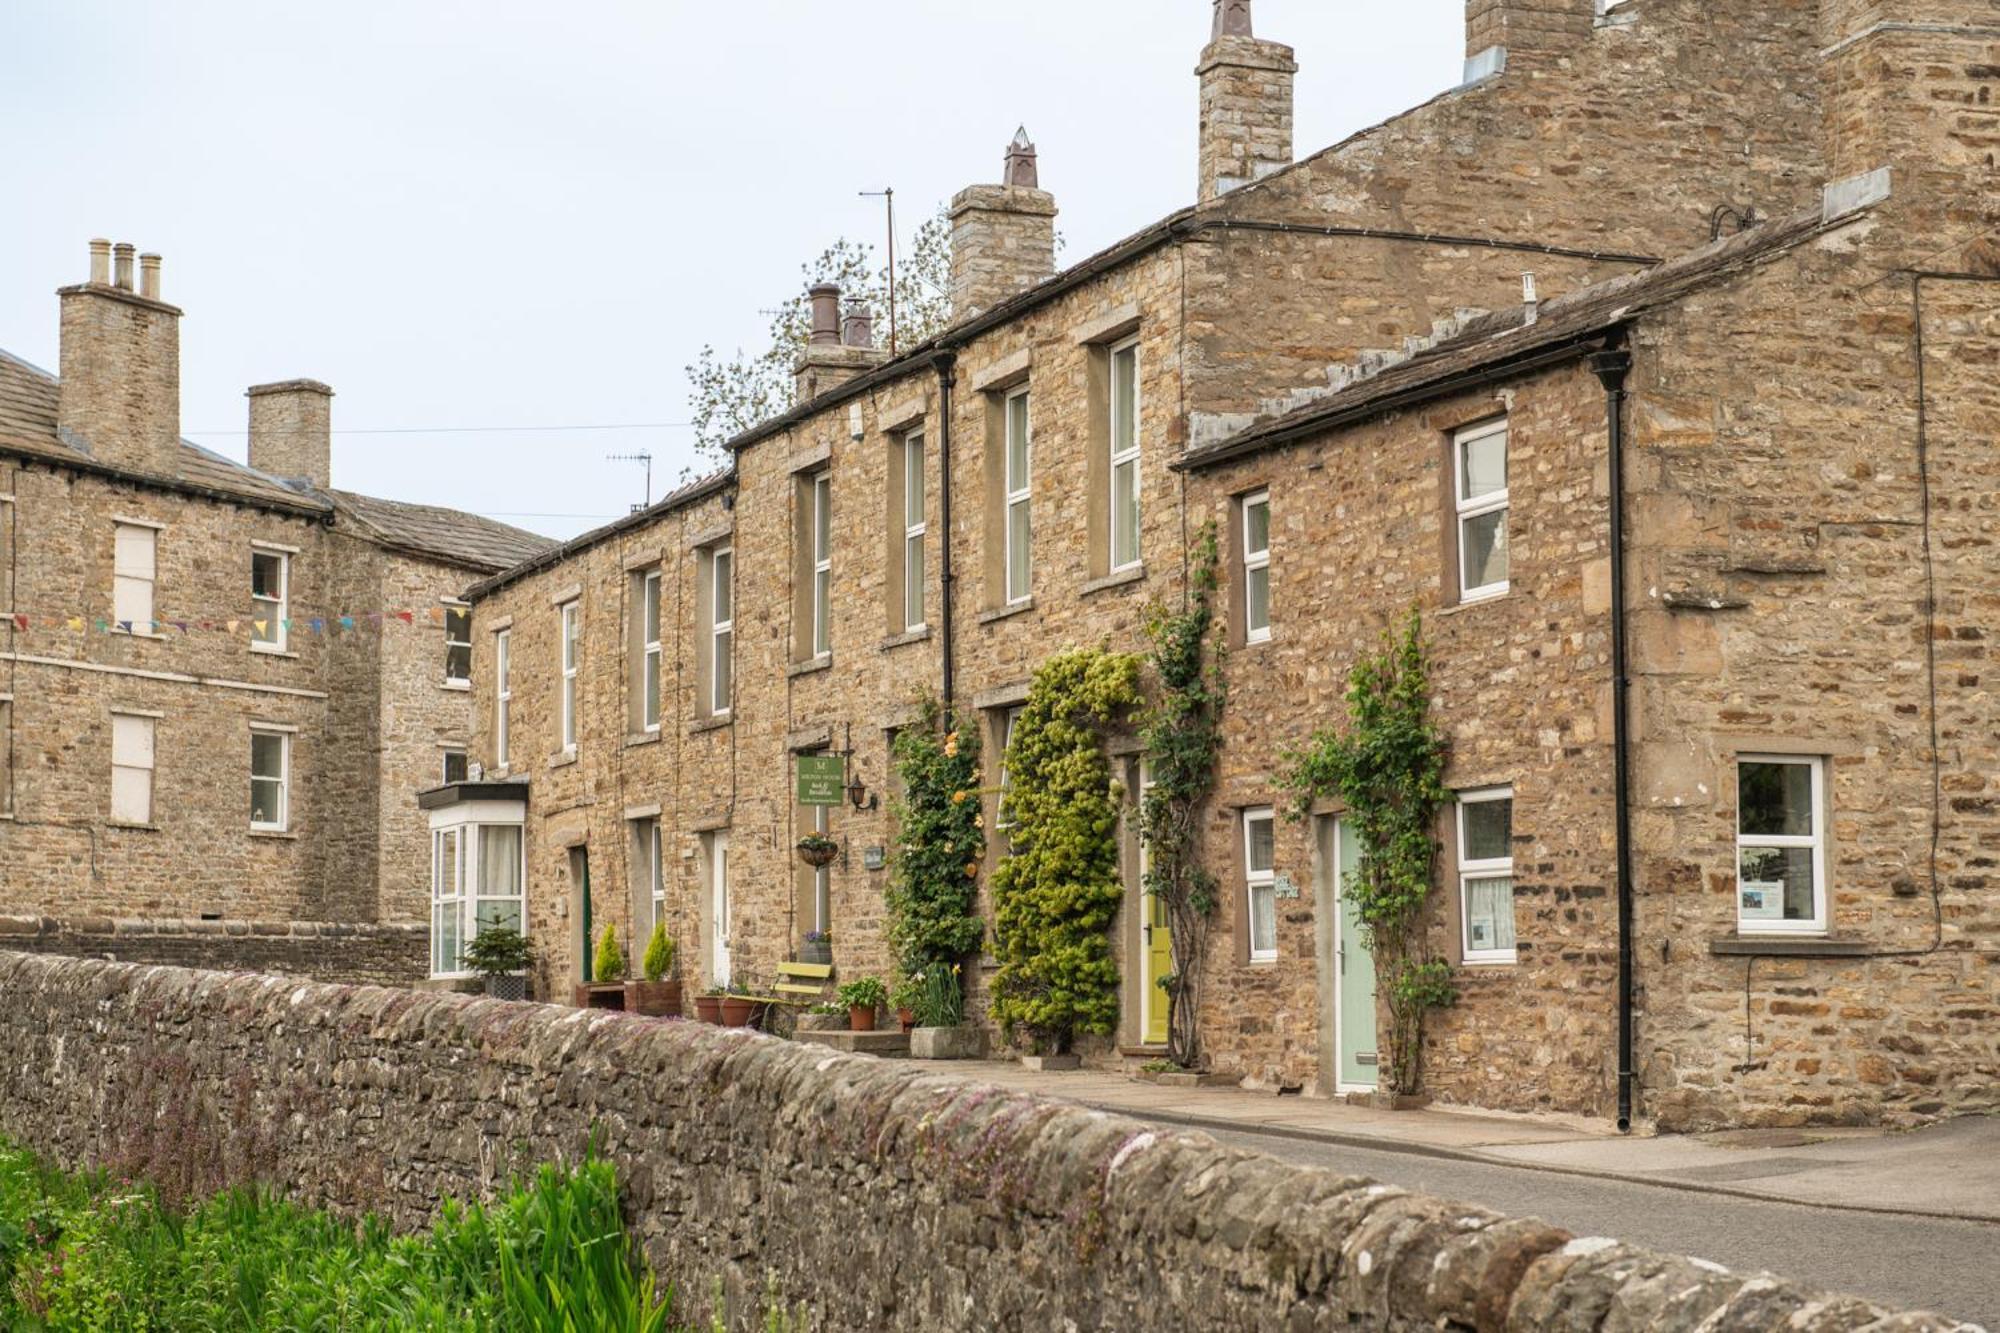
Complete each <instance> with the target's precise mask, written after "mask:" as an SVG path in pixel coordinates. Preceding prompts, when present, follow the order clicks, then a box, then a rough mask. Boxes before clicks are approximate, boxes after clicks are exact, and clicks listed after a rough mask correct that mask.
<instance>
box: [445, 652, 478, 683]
mask: <svg viewBox="0 0 2000 1333" xmlns="http://www.w3.org/2000/svg"><path fill="white" fill-rule="evenodd" d="M444 675H445V679H446V680H471V679H472V645H471V644H469V643H454V644H449V645H447V646H446V647H445V650H444Z"/></svg>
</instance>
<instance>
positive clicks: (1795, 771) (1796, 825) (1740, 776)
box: [1736, 762, 1813, 838]
mask: <svg viewBox="0 0 2000 1333" xmlns="http://www.w3.org/2000/svg"><path fill="white" fill-rule="evenodd" d="M1736 786H1737V800H1738V806H1739V811H1738V815H1737V818H1738V820H1739V821H1740V822H1739V824H1738V827H1739V828H1740V829H1741V830H1742V832H1743V833H1744V835H1745V836H1746V837H1756V836H1760V835H1761V836H1764V837H1774V836H1775V837H1785V838H1810V837H1811V836H1812V833H1813V809H1812V765H1811V764H1777V763H1765V762H1747V763H1741V764H1738V765H1737V766H1736Z"/></svg>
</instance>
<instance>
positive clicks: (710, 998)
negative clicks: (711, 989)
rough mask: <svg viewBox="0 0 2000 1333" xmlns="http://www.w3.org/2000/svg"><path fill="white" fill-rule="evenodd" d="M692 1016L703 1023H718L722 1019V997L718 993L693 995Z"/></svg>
mask: <svg viewBox="0 0 2000 1333" xmlns="http://www.w3.org/2000/svg"><path fill="white" fill-rule="evenodd" d="M694 1016H695V1017H696V1018H699V1019H700V1020H701V1021H702V1022H704V1023H720V1022H721V1021H722V997H721V996H720V995H697V996H695V997H694Z"/></svg>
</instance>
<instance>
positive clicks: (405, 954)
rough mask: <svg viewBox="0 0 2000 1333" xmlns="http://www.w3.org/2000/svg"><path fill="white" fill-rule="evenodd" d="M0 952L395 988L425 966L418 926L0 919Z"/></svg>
mask: <svg viewBox="0 0 2000 1333" xmlns="http://www.w3.org/2000/svg"><path fill="white" fill-rule="evenodd" d="M0 947H4V948H6V949H9V950H12V951H14V952H17V953H33V954H63V955H67V956H69V957H73V958H101V959H103V960H105V961H107V962H113V963H154V964H165V965H167V966H169V967H192V968H201V969H203V970H205V971H210V972H257V973H263V974H265V975H269V976H282V977H303V978H307V979H309V980H312V981H341V982H352V983H363V984H372V985H381V986H401V985H407V984H409V983H410V982H412V981H415V980H417V979H419V978H421V977H422V976H423V975H424V972H425V970H426V968H427V967H428V966H429V961H428V950H429V937H428V935H427V934H426V928H425V927H423V926H420V925H416V926H412V925H401V926H379V925H373V924H367V923H363V924H360V925H355V924H351V923H348V922H330V921H176V920H172V919H147V920H128V921H114V920H111V919H109V918H105V917H64V918H56V917H36V916H0Z"/></svg>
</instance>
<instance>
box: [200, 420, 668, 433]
mask: <svg viewBox="0 0 2000 1333" xmlns="http://www.w3.org/2000/svg"><path fill="white" fill-rule="evenodd" d="M693 425H694V423H693V422H692V421H620V422H611V423H601V424H592V425H586V426H368V427H356V428H352V429H348V430H336V431H333V432H331V434H334V435H497V434H501V433H503V432H536V431H540V432H544V433H547V432H551V431H572V430H687V429H690V428H692V427H693ZM247 433H248V432H247V431H245V430H244V428H243V427H241V426H237V427H234V428H232V429H230V430H184V431H182V432H181V434H183V435H244V434H247Z"/></svg>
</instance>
